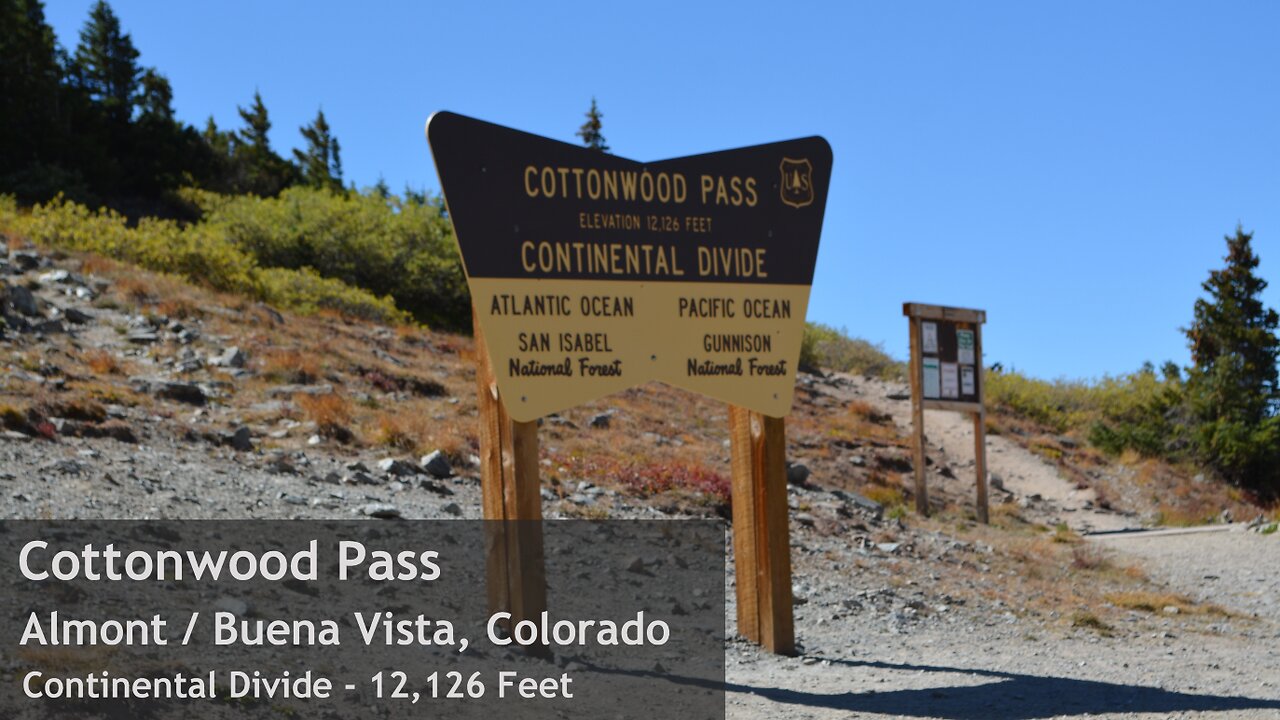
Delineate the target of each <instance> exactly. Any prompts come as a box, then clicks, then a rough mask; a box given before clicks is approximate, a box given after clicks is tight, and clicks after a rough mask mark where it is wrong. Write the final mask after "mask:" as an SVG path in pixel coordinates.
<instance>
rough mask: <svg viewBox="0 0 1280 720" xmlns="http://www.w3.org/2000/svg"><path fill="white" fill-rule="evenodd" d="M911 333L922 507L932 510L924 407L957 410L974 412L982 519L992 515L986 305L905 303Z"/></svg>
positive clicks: (914, 452) (914, 461) (913, 407)
mask: <svg viewBox="0 0 1280 720" xmlns="http://www.w3.org/2000/svg"><path fill="white" fill-rule="evenodd" d="M902 314H903V315H905V316H907V318H908V323H909V329H910V333H911V363H910V369H909V372H910V375H911V424H912V446H911V449H912V466H913V468H914V471H915V495H916V512H918V513H920V514H921V515H926V516H927V515H928V514H929V488H928V483H927V482H926V479H925V465H926V462H927V461H926V459H925V444H924V442H925V433H924V411H925V409H926V408H928V409H937V410H954V411H956V412H963V413H969V414H971V415H972V416H973V471H974V475H975V476H976V478H977V485H978V489H977V493H978V497H977V515H978V520H979V521H981V522H983V523H986V522H988V521H989V515H988V502H987V435H986V408H985V406H984V404H983V400H982V398H983V391H984V388H985V382H984V379H983V377H982V325H983V323H985V322H986V321H987V313H986V311H983V310H968V309H965V308H953V307H942V306H939V305H925V304H922V303H903V304H902Z"/></svg>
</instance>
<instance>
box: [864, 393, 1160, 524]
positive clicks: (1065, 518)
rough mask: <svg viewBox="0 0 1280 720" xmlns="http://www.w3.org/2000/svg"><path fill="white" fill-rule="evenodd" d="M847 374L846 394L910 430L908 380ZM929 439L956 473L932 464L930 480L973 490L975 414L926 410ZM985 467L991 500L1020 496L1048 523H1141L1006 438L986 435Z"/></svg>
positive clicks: (1026, 509) (1031, 515) (1032, 515)
mask: <svg viewBox="0 0 1280 720" xmlns="http://www.w3.org/2000/svg"><path fill="white" fill-rule="evenodd" d="M842 377H845V378H846V379H848V381H849V388H848V390H847V391H846V392H847V393H848V398H846V399H852V398H855V397H856V398H858V399H861V400H864V401H866V402H869V403H871V404H872V405H874V406H875V407H876V408H877V409H879V410H880V411H881V412H885V413H888V414H889V415H890V416H892V417H893V421H894V422H895V423H896V424H897V425H898V427H899V429H900V430H901V432H902V433H903V434H904V435H910V433H911V401H910V399H909V398H910V389H909V388H908V387H907V385H906V384H905V383H887V382H882V381H879V380H869V379H866V378H861V377H855V376H842ZM925 441H926V443H927V444H928V446H929V448H930V451H931V452H934V451H941V453H942V454H944V455H945V456H946V458H947V463H948V466H949V468H950V471H951V473H952V474H954V475H955V477H954V478H947V477H946V476H945V475H942V474H940V473H939V472H938V469H937V468H932V467H931V468H930V470H931V472H930V476H929V483H930V486H933V485H934V484H935V483H941V484H943V485H945V486H947V487H948V488H949V489H952V490H954V491H955V492H956V493H957V494H960V495H964V496H969V497H972V496H973V493H974V489H973V488H975V487H976V485H975V479H974V462H973V453H974V442H973V419H972V416H970V415H967V414H963V413H957V412H947V411H941V410H926V411H925ZM987 468H988V472H989V473H990V475H991V476H992V483H991V484H992V488H991V503H992V505H995V504H998V503H1000V502H1005V501H1008V502H1018V503H1020V504H1021V505H1022V508H1023V509H1022V511H1021V512H1022V515H1023V516H1024V517H1026V518H1027V519H1029V520H1034V521H1036V522H1041V523H1044V524H1047V525H1056V524H1058V523H1060V522H1065V523H1066V524H1067V525H1068V526H1070V527H1071V529H1073V530H1075V531H1077V532H1091V531H1100V530H1103V531H1105V530H1121V529H1126V528H1136V527H1138V524H1137V522H1136V521H1135V520H1134V519H1132V518H1129V517H1126V516H1124V515H1121V514H1119V513H1115V512H1110V511H1106V510H1103V509H1100V508H1097V507H1096V505H1095V502H1096V500H1097V495H1096V494H1095V493H1094V491H1093V490H1092V489H1083V490H1082V489H1077V488H1076V486H1075V484H1074V483H1072V482H1070V481H1069V480H1067V479H1065V478H1063V477H1062V475H1061V474H1059V472H1058V469H1057V468H1055V467H1054V466H1053V465H1050V464H1049V463H1047V462H1045V461H1044V460H1043V459H1042V458H1040V457H1038V456H1036V455H1035V454H1033V453H1031V452H1029V451H1027V450H1026V449H1024V448H1022V447H1021V446H1019V445H1017V444H1016V443H1014V442H1012V441H1010V440H1008V439H1007V438H1004V437H1000V436H998V435H988V436H987Z"/></svg>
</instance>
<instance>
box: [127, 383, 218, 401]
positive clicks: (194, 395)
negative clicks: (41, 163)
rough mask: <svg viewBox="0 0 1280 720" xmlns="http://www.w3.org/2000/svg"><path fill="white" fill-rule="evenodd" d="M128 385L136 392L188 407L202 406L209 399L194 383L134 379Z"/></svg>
mask: <svg viewBox="0 0 1280 720" xmlns="http://www.w3.org/2000/svg"><path fill="white" fill-rule="evenodd" d="M129 384H130V385H132V386H133V387H134V389H135V390H137V391H138V392H142V393H148V394H150V395H155V396H156V397H158V398H164V399H167V400H174V401H177V402H182V403H187V404H189V405H204V404H205V403H206V402H207V401H208V399H209V397H208V395H206V394H205V391H204V389H203V388H201V387H200V386H199V385H197V384H195V383H185V382H175V381H173V380H167V379H165V378H148V377H135V378H130V379H129Z"/></svg>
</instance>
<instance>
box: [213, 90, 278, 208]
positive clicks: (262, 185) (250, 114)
mask: <svg viewBox="0 0 1280 720" xmlns="http://www.w3.org/2000/svg"><path fill="white" fill-rule="evenodd" d="M236 110H237V111H239V113H240V119H241V120H243V121H244V128H243V129H242V130H240V131H239V132H237V133H236V134H235V135H234V136H232V138H231V143H230V145H231V154H232V160H231V177H230V178H229V180H228V181H227V185H229V187H230V189H231V191H232V192H240V193H252V194H254V195H260V196H262V197H274V196H276V195H278V194H280V191H281V190H284V189H285V188H287V187H289V186H290V185H293V184H294V183H296V182H297V180H298V175H297V172H296V171H295V170H294V168H293V166H292V165H290V164H289V163H288V161H286V160H285V159H284V158H282V157H280V156H279V155H277V154H276V152H275V150H272V149H271V139H270V138H269V137H268V135H267V133H268V132H269V131H270V130H271V118H270V116H269V115H268V113H267V106H266V104H265V103H263V102H262V94H261V93H259V92H258V91H257V90H254V91H253V104H252V105H250V106H249V108H248V109H247V110H246V109H245V108H242V107H237V108H236ZM206 130H207V128H206ZM213 148H214V151H215V152H216V151H217V149H218V148H217V145H216V144H215V145H214V146H213Z"/></svg>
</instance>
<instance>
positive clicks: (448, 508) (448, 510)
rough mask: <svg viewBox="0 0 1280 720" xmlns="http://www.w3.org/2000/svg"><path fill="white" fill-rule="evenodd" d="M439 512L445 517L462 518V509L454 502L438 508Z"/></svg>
mask: <svg viewBox="0 0 1280 720" xmlns="http://www.w3.org/2000/svg"><path fill="white" fill-rule="evenodd" d="M440 511H441V512H443V513H444V514H446V515H452V516H454V517H462V507H461V506H459V505H458V503H456V502H451V503H445V505H444V506H443V507H441V508H440Z"/></svg>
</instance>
